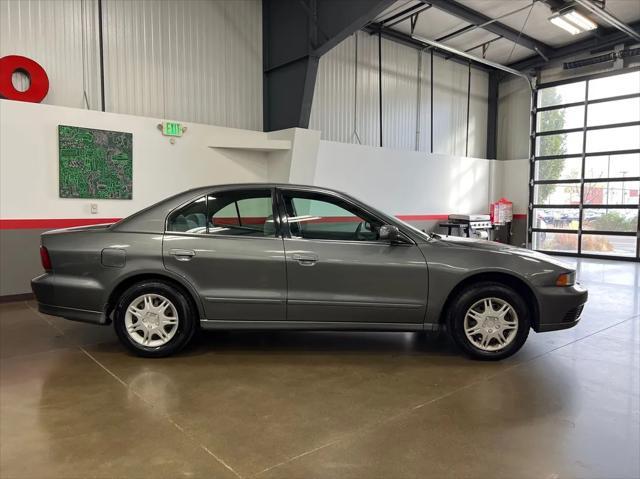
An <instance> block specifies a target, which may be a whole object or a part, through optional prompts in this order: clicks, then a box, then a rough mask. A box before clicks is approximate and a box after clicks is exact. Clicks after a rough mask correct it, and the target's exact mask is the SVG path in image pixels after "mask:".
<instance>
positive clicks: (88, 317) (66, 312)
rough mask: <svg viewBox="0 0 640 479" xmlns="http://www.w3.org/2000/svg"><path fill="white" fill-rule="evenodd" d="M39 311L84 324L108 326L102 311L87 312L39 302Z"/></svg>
mask: <svg viewBox="0 0 640 479" xmlns="http://www.w3.org/2000/svg"><path fill="white" fill-rule="evenodd" d="M38 311H40V312H41V313H43V314H48V315H50V316H61V317H63V318H65V319H70V320H72V321H82V322H83V323H93V324H107V321H106V319H105V316H104V314H102V312H101V311H87V310H85V309H74V308H65V307H63V306H54V305H52V304H44V303H40V302H38Z"/></svg>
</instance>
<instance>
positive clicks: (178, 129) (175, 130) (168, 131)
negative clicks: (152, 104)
mask: <svg viewBox="0 0 640 479" xmlns="http://www.w3.org/2000/svg"><path fill="white" fill-rule="evenodd" d="M182 132H183V128H182V124H181V123H176V122H174V121H165V122H162V134H163V135H164V136H182Z"/></svg>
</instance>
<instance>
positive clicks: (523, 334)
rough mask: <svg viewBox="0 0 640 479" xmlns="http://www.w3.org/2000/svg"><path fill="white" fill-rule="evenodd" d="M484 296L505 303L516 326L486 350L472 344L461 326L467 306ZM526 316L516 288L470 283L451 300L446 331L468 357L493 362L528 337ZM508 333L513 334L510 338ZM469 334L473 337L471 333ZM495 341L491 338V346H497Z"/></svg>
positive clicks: (509, 353) (492, 283)
mask: <svg viewBox="0 0 640 479" xmlns="http://www.w3.org/2000/svg"><path fill="white" fill-rule="evenodd" d="M485 298H497V299H499V300H502V301H504V302H505V303H508V304H509V305H510V306H511V307H512V308H513V310H515V313H516V315H517V328H516V329H515V330H514V331H515V332H513V331H511V332H510V333H509V336H508V339H509V340H510V342H509V343H508V344H507V345H506V346H504V347H503V348H501V349H497V350H495V351H487V350H484V349H481V348H480V347H478V346H476V345H475V344H474V343H473V342H472V341H471V340H470V339H469V338H468V337H467V335H466V333H465V328H464V326H465V317H466V315H467V312H468V311H469V309H470V308H471V307H472V306H474V305H476V304H477V303H478V302H479V301H483V300H484V299H485ZM530 317H531V315H530V312H529V307H528V306H527V303H526V302H525V300H524V299H523V298H522V296H521V295H520V294H519V293H518V292H517V291H515V290H514V289H513V288H510V287H509V286H506V285H504V284H502V283H496V282H488V281H487V282H481V283H476V284H473V285H471V286H470V287H468V288H467V289H465V290H464V291H462V292H461V293H460V294H459V295H458V296H457V297H456V298H455V299H454V300H453V302H452V304H451V306H450V308H449V311H448V315H447V330H448V332H449V336H450V337H451V339H452V340H453V342H454V343H455V344H456V345H457V346H458V347H459V348H460V349H462V350H463V351H464V352H465V353H466V354H467V355H468V356H470V357H472V358H474V359H480V360H487V361H497V360H500V359H504V358H507V357H509V356H511V355H513V354H515V353H516V352H517V351H518V350H519V349H520V348H521V347H522V346H523V345H524V343H525V341H526V340H527V336H529V329H530V324H531V320H530ZM471 324H472V325H473V324H474V323H471ZM510 334H514V337H513V338H511V336H510ZM472 337H473V338H474V339H476V338H477V336H474V335H473V334H472ZM480 337H481V336H480ZM497 342H498V340H497V339H495V340H491V343H492V344H491V346H493V347H498V344H497Z"/></svg>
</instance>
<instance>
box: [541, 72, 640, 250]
mask: <svg viewBox="0 0 640 479" xmlns="http://www.w3.org/2000/svg"><path fill="white" fill-rule="evenodd" d="M534 104H535V105H536V108H535V111H534V112H533V115H534V118H535V122H534V132H533V135H532V140H531V141H532V143H533V145H532V146H533V149H534V158H533V161H532V166H531V180H532V181H531V182H530V193H529V195H530V198H529V213H530V214H529V244H530V245H532V247H533V249H535V250H539V251H543V252H549V253H554V254H566V255H572V256H575V255H580V256H597V257H610V258H622V259H625V258H628V259H631V260H636V261H637V260H638V249H639V248H638V242H639V237H640V234H639V233H638V231H639V229H638V208H639V206H638V198H639V194H638V192H639V190H640V71H639V70H635V71H628V70H627V72H626V73H621V74H617V75H606V76H594V77H592V78H588V79H584V80H581V81H573V82H571V83H560V82H558V83H553V84H547V85H540V86H539V87H538V89H537V90H536V91H535V92H534Z"/></svg>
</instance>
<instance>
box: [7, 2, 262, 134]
mask: <svg viewBox="0 0 640 479" xmlns="http://www.w3.org/2000/svg"><path fill="white" fill-rule="evenodd" d="M102 3H103V25H104V63H105V96H106V110H107V111H113V112H117V113H129V114H135V115H144V116H157V117H162V118H168V119H175V120H182V121H186V122H189V121H192V122H200V123H209V124H216V125H221V126H231V127H237V128H247V129H254V130H261V129H262V4H261V1H260V0H242V1H237V0H190V1H184V2H168V1H163V0H103V2H102ZM98 48H99V47H98V14H97V1H96V0H56V1H52V0H3V1H2V2H0V54H1V55H3V56H4V55H9V54H21V55H25V56H28V57H30V58H33V59H34V60H36V61H38V62H39V63H41V64H42V66H43V67H44V68H45V69H46V70H47V73H48V74H49V79H50V83H51V87H50V91H49V95H48V96H47V98H46V99H45V102H44V103H51V104H56V105H63V106H72V107H76V108H86V107H87V103H88V105H89V108H91V109H100V108H101V101H100V65H99V49H98ZM79 72H82V74H79ZM19 81H22V80H19ZM84 92H86V100H85V98H84V97H85V94H84Z"/></svg>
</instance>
